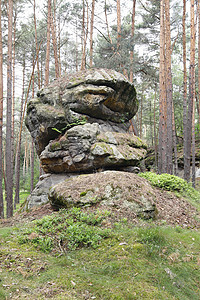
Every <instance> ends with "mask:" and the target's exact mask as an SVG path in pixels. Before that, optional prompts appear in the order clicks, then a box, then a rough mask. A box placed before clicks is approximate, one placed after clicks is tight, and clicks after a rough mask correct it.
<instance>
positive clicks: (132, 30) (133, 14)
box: [130, 0, 136, 82]
mask: <svg viewBox="0 0 200 300" xmlns="http://www.w3.org/2000/svg"><path fill="white" fill-rule="evenodd" d="M135 6H136V0H133V11H132V25H131V46H132V49H131V51H130V82H133V49H134V43H133V39H134V32H135Z"/></svg>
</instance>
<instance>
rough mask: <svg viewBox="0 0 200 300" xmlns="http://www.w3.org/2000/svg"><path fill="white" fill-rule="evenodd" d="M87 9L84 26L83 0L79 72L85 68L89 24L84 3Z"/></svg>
mask: <svg viewBox="0 0 200 300" xmlns="http://www.w3.org/2000/svg"><path fill="white" fill-rule="evenodd" d="M86 7H87V23H86V26H85V0H83V20H82V60H81V70H85V68H86V45H87V36H88V24H89V12H88V9H89V8H88V2H87V1H86Z"/></svg>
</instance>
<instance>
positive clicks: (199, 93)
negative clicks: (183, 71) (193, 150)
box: [198, 1, 200, 134]
mask: <svg viewBox="0 0 200 300" xmlns="http://www.w3.org/2000/svg"><path fill="white" fill-rule="evenodd" d="M198 107H199V109H198V115H199V134H200V1H198Z"/></svg>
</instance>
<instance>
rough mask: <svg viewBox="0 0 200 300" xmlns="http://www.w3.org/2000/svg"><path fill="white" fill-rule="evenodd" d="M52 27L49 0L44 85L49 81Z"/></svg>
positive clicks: (49, 2) (49, 0)
mask: <svg viewBox="0 0 200 300" xmlns="http://www.w3.org/2000/svg"><path fill="white" fill-rule="evenodd" d="M50 28H51V0H48V16H47V47H46V62H45V79H44V85H45V86H47V85H48V83H49V61H50V38H51V37H50V35H51V32H50Z"/></svg>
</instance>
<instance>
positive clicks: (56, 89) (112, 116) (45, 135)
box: [26, 69, 138, 154]
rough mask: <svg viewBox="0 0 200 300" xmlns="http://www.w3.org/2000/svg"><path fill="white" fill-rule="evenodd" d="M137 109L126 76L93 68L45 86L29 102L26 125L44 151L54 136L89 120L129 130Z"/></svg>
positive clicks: (39, 148)
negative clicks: (129, 122) (130, 121)
mask: <svg viewBox="0 0 200 300" xmlns="http://www.w3.org/2000/svg"><path fill="white" fill-rule="evenodd" d="M137 109H138V102H137V100H136V91H135V88H134V86H133V84H131V83H130V82H129V81H128V80H127V79H126V77H125V76H123V75H122V74H120V73H118V72H116V71H113V70H105V69H98V70H97V69H90V70H87V71H80V72H78V73H76V74H74V75H71V76H65V77H61V78H60V79H57V80H55V81H54V82H53V83H52V84H50V85H49V86H47V87H45V88H43V89H41V90H40V91H39V92H38V93H37V98H36V99H32V100H31V101H30V102H29V103H28V107H27V117H26V126H27V127H28V129H29V131H30V133H31V135H32V137H33V140H34V142H35V145H36V151H37V153H38V154H40V153H41V152H42V151H43V150H44V148H45V147H46V146H47V145H48V143H49V141H50V140H53V139H55V138H56V137H58V136H59V135H60V134H63V133H65V131H66V130H67V129H69V128H71V127H74V126H77V125H81V124H83V123H85V122H89V123H94V122H97V123H100V124H102V123H104V124H105V125H107V127H109V128H110V129H112V131H120V132H125V130H126V128H127V121H128V120H130V119H131V118H132V117H133V116H134V115H135V114H136V112H137ZM102 120H103V122H102Z"/></svg>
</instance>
